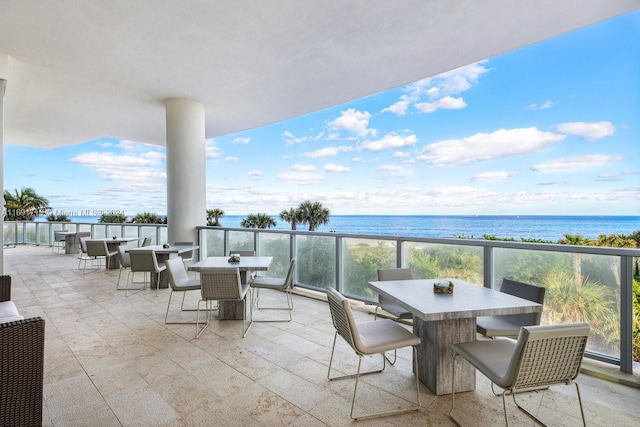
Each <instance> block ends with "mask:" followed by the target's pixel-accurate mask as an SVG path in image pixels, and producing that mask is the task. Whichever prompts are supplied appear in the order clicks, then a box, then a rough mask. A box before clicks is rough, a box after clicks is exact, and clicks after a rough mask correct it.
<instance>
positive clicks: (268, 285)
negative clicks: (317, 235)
mask: <svg viewBox="0 0 640 427" xmlns="http://www.w3.org/2000/svg"><path fill="white" fill-rule="evenodd" d="M295 268H296V259H295V258H292V259H291V262H289V270H288V271H287V275H286V277H283V278H281V277H269V276H256V277H255V278H254V279H253V280H252V281H251V283H250V286H251V292H252V295H251V298H252V300H253V303H254V306H255V308H256V309H258V310H287V311H288V313H289V318H288V319H275V320H255V319H254V318H253V310H252V311H251V322H290V321H291V312H292V311H293V295H291V288H292V287H293V277H294V271H295ZM260 289H271V290H277V291H282V292H284V293H285V296H286V299H287V305H286V307H282V306H275V307H274V306H270V307H265V306H263V307H260V304H259V296H260V294H259V292H260ZM254 292H255V294H254Z"/></svg>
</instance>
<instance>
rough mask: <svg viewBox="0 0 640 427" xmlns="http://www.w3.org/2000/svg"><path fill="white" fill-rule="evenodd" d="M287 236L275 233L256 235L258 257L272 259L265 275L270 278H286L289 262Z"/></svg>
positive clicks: (289, 252)
mask: <svg viewBox="0 0 640 427" xmlns="http://www.w3.org/2000/svg"><path fill="white" fill-rule="evenodd" d="M289 240H290V239H289V235H288V234H276V233H260V234H258V254H257V255H258V256H270V257H273V261H271V265H270V266H269V271H268V272H266V274H267V275H269V276H271V277H286V276H287V271H288V270H289V263H290V262H291V259H290V254H291V249H290V248H289V246H290V245H289ZM259 274H262V273H259Z"/></svg>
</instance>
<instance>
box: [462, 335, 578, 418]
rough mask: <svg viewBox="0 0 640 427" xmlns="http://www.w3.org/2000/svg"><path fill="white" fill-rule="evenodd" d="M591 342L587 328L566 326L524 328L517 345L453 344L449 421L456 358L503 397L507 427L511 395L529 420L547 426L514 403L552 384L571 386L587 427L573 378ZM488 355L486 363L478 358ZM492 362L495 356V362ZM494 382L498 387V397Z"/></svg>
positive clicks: (489, 342) (495, 342)
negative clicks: (469, 366)
mask: <svg viewBox="0 0 640 427" xmlns="http://www.w3.org/2000/svg"><path fill="white" fill-rule="evenodd" d="M588 338H589V325H588V324H586V323H567V324H561V325H543V326H525V327H522V328H520V333H519V335H518V339H517V341H514V340H512V339H496V340H486V341H472V342H467V343H457V344H454V345H453V346H452V356H453V357H452V362H451V366H452V373H453V374H452V376H451V409H450V410H449V417H451V419H452V420H453V421H455V422H456V424H458V425H460V423H459V422H458V421H457V420H456V419H455V418H454V416H453V411H454V409H455V384H456V379H455V378H456V376H455V373H456V370H455V366H456V360H457V358H458V356H460V357H462V358H463V359H465V360H466V361H467V362H469V363H471V364H472V365H473V366H474V367H475V368H476V369H477V370H479V371H480V372H481V373H482V374H483V375H485V376H486V377H487V378H488V379H489V380H490V381H491V391H492V392H493V393H494V394H495V395H496V396H502V409H503V411H504V421H505V425H507V426H508V425H509V419H508V415H507V404H506V400H505V395H506V394H511V396H512V398H513V402H514V403H515V405H516V406H517V407H518V409H520V410H521V411H522V412H524V413H525V414H526V415H527V416H529V417H530V418H531V419H533V420H534V421H536V422H537V423H539V424H540V425H543V426H544V425H545V424H544V423H543V422H542V421H541V420H539V419H538V418H536V417H535V416H534V415H533V414H532V413H530V412H529V411H527V410H526V409H525V408H523V407H522V406H521V405H520V404H519V403H518V401H517V400H516V394H518V393H521V392H526V391H532V390H538V389H540V388H548V387H549V386H552V385H557V384H564V385H570V384H575V386H576V393H577V395H578V403H579V405H580V414H581V415H582V423H583V425H584V426H586V420H585V417H584V408H583V406H582V398H581V396H580V387H579V386H578V383H577V382H575V381H574V380H575V379H576V377H577V376H578V374H579V373H580V365H581V364H582V359H583V357H584V351H585V349H586V346H587V339H588ZM487 355H490V356H489V357H491V361H490V362H485V361H484V360H482V358H481V356H487ZM496 358H499V360H498V361H496ZM494 384H495V385H497V386H498V387H500V388H502V393H499V394H498V393H496V392H495V390H494Z"/></svg>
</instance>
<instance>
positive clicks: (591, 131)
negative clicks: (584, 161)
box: [557, 121, 616, 141]
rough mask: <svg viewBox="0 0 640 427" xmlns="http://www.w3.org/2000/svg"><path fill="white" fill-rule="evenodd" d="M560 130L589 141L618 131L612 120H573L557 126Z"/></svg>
mask: <svg viewBox="0 0 640 427" xmlns="http://www.w3.org/2000/svg"><path fill="white" fill-rule="evenodd" d="M557 129H558V132H562V133H566V134H569V135H577V136H579V137H581V138H584V139H586V140H588V141H593V140H594V139H600V138H604V137H605V136H610V135H613V134H614V133H615V131H616V128H615V126H613V123H611V122H606V121H603V122H598V123H587V122H571V123H561V124H559V125H558V126H557Z"/></svg>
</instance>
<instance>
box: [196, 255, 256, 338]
mask: <svg viewBox="0 0 640 427" xmlns="http://www.w3.org/2000/svg"><path fill="white" fill-rule="evenodd" d="M200 292H201V297H202V299H200V301H198V310H197V314H196V338H199V337H200V335H202V333H203V332H204V331H205V329H207V327H208V326H209V324H210V323H211V318H212V314H211V313H212V312H213V311H215V309H213V308H212V302H213V301H242V338H244V337H245V335H246V334H247V332H248V331H249V328H251V323H249V325H248V326H247V327H246V328H245V323H246V320H247V301H246V300H247V298H251V292H249V285H248V284H246V283H244V284H243V283H242V280H241V279H240V270H239V269H238V268H237V267H236V268H204V269H202V270H200ZM202 302H204V303H205V307H206V311H207V316H206V323H205V325H204V327H203V328H202V329H200V303H202ZM249 310H250V311H251V310H252V305H251V304H249Z"/></svg>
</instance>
